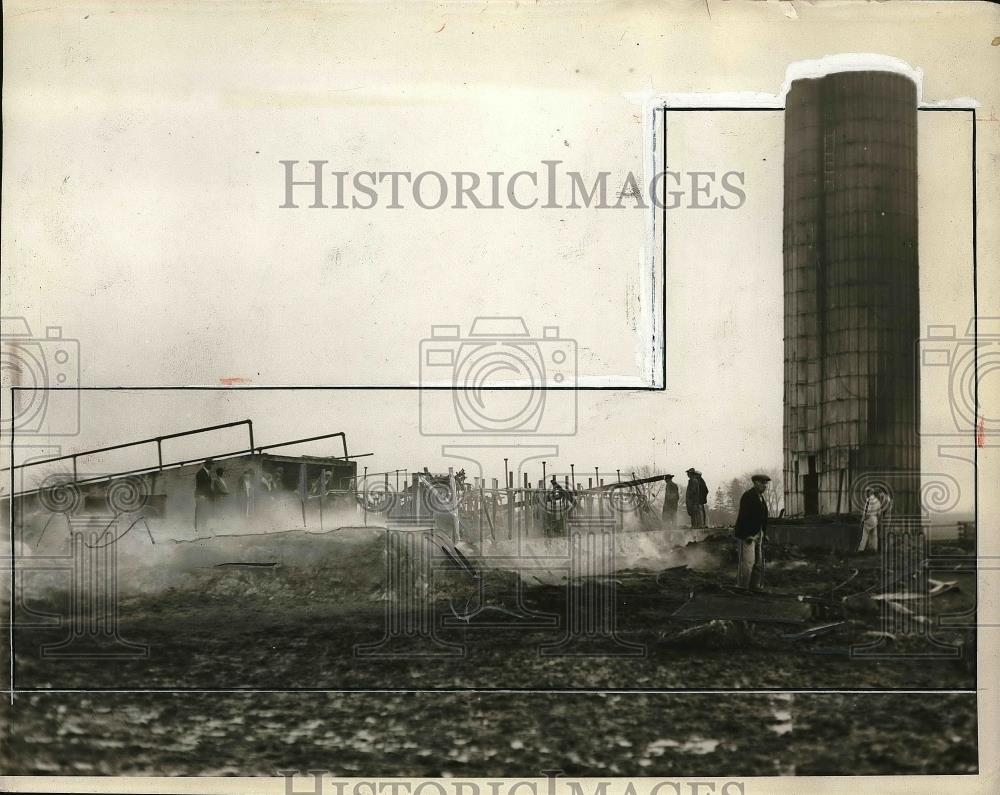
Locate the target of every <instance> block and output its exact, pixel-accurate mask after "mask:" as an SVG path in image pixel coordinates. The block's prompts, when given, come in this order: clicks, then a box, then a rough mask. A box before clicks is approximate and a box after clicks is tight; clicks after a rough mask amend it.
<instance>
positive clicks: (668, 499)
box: [663, 475, 681, 530]
mask: <svg viewBox="0 0 1000 795" xmlns="http://www.w3.org/2000/svg"><path fill="white" fill-rule="evenodd" d="M663 483H664V486H663V525H664V527H665V528H666V529H667V530H676V529H677V504H678V503H679V502H680V500H681V490H680V489H679V488H677V484H676V483H674V476H673V475H664V476H663Z"/></svg>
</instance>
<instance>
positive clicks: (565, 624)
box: [0, 534, 977, 775]
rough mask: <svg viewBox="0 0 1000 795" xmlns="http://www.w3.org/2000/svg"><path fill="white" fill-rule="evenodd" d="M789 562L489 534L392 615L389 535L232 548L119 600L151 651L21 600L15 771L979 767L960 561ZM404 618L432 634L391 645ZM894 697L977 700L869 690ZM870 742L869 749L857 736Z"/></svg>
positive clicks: (128, 630)
mask: <svg viewBox="0 0 1000 795" xmlns="http://www.w3.org/2000/svg"><path fill="white" fill-rule="evenodd" d="M934 551H935V552H936V553H943V554H946V555H947V554H950V553H954V555H955V556H956V557H958V556H960V555H961V554H968V552H969V551H968V550H963V549H961V548H958V547H948V548H941V549H937V550H934ZM768 554H769V565H768V571H767V581H766V589H767V592H766V593H765V594H761V595H758V594H747V593H744V592H740V591H737V590H736V589H735V588H733V587H732V583H733V580H734V573H735V552H734V550H733V545H732V542H731V539H730V538H729V537H727V536H726V535H724V534H720V535H718V536H710V537H708V538H707V539H705V540H703V541H701V542H698V543H692V544H689V545H687V546H686V547H683V548H678V549H677V550H676V554H675V555H673V556H671V559H670V561H669V562H670V565H668V566H665V567H664V566H659V565H657V564H656V562H650V565H648V566H646V565H635V566H633V567H631V568H628V569H625V570H620V571H617V572H615V573H614V574H613V575H611V576H608V577H605V578H601V581H600V582H594V581H591V582H589V583H583V584H575V585H572V586H569V585H567V584H566V583H559V582H547V581H544V580H543V579H542V578H538V577H534V576H532V575H531V574H524V573H522V574H521V575H518V574H516V573H514V572H512V571H497V570H490V569H487V568H485V567H480V566H479V565H478V562H477V559H476V556H475V555H474V554H473V553H472V552H471V551H470V552H469V553H468V555H467V556H466V562H467V563H468V564H470V566H471V569H472V571H471V572H470V570H469V569H468V568H465V567H463V566H462V565H461V562H457V563H456V565H455V566H454V567H453V569H452V570H450V571H448V570H445V571H442V572H440V573H439V574H438V575H437V576H435V579H434V581H433V583H421V582H418V583H416V585H415V588H417V589H418V590H419V589H422V593H423V596H424V597H425V598H424V599H423V600H422V601H421V604H423V605H425V606H427V607H426V609H425V610H424V611H423V614H422V615H423V618H422V619H421V620H416V619H413V618H412V617H410V618H400V616H399V615H396V616H395V617H393V616H392V615H391V614H390V613H391V611H390V613H387V607H388V606H389V605H390V604H391V603H392V602H393V595H392V594H391V593H388V590H387V586H386V578H385V576H384V575H385V566H384V547H383V545H382V544H381V543H380V542H377V541H376V540H373V541H372V543H356V544H351V545H349V546H347V547H345V548H344V550H343V554H340V555H326V556H324V557H323V558H322V559H321V560H319V561H316V562H314V563H311V564H308V565H299V564H296V565H285V564H283V563H279V562H275V563H273V565H272V564H270V563H268V562H266V561H264V562H261V561H256V562H253V563H247V562H241V561H229V562H222V563H215V564H213V565H210V566H206V567H204V568H201V569H197V570H194V571H191V572H189V573H188V574H187V575H186V576H184V577H183V578H175V582H176V584H175V585H168V586H166V587H162V588H160V587H157V588H152V589H146V590H143V589H141V588H140V589H136V590H130V589H125V590H124V592H123V593H121V594H120V595H119V597H118V603H119V619H118V627H119V637H120V639H122V640H124V641H126V642H127V643H128V644H131V647H138V648H144V649H145V652H144V654H143V655H142V656H137V657H136V658H134V659H107V658H100V657H93V658H89V659H88V658H86V657H82V658H81V657H79V656H78V657H73V658H64V657H60V656H58V655H57V656H52V655H51V653H50V652H47V651H44V650H43V649H44V648H45V647H51V646H52V645H53V644H58V643H59V642H60V641H61V640H63V639H64V638H65V635H66V630H65V628H64V627H59V626H48V627H44V626H38V624H40V623H42V622H41V621H39V620H38V618H37V617H38V616H40V615H44V614H49V615H50V616H53V615H65V614H66V613H67V611H68V609H69V595H68V594H67V593H64V592H60V591H58V590H48V591H45V592H44V593H43V594H39V595H37V596H36V597H35V598H33V599H32V600H31V601H30V603H28V604H27V606H28V607H29V608H30V613H29V614H26V615H22V608H19V611H18V613H17V615H16V619H17V620H16V622H15V629H14V632H13V641H14V644H13V645H14V650H15V652H14V653H15V658H14V662H15V665H14V671H15V686H16V689H17V690H18V691H22V690H23V691H26V692H18V693H17V695H16V697H15V700H14V705H13V708H12V707H11V705H10V704H5V705H4V707H3V710H4V712H6V713H7V715H6V718H5V719H4V722H5V723H8V725H9V727H10V729H11V730H12V731H10V733H9V735H8V738H7V741H6V742H5V743H4V744H3V750H2V751H0V756H2V757H3V767H4V769H5V770H7V771H8V772H10V773H16V772H21V773H27V772H34V773H44V772H70V773H77V774H86V773H91V774H101V773H112V772H114V773H122V772H126V773H128V772H132V773H142V772H149V771H153V770H161V771H167V772H172V773H175V774H178V775H181V774H192V773H206V772H215V773H222V774H226V773H229V774H233V775H236V774H256V775H273V774H274V771H275V770H277V769H284V768H289V767H301V768H303V769H305V768H307V767H324V768H326V769H330V770H332V771H335V772H336V771H339V772H340V773H341V774H343V775H348V774H351V773H354V774H357V773H359V772H360V771H364V772H366V773H371V774H380V775H389V774H399V775H435V774H445V775H499V774H502V773H506V774H508V775H510V774H512V773H513V772H516V771H522V770H525V769H528V770H534V769H535V767H537V766H538V765H541V767H538V770H541V769H545V767H546V766H548V767H552V766H553V765H554V766H555V767H556V768H559V769H563V770H565V771H566V772H567V773H577V774H591V775H596V774H599V773H605V774H620V775H629V774H630V775H655V774H657V772H659V773H661V774H664V773H666V772H670V773H671V774H674V775H684V774H687V775H695V774H699V773H704V772H705V771H708V770H711V771H713V772H715V773H716V774H718V773H719V771H725V772H731V773H734V774H736V773H740V774H746V775H750V774H759V775H768V774H770V775H773V774H777V773H798V774H800V775H802V774H810V773H812V774H822V773H878V772H880V771H882V772H914V773H917V772H954V773H958V772H972V771H974V770H975V768H976V758H977V756H976V747H977V739H976V701H975V693H974V692H957V693H956V692H955V691H974V689H975V686H976V684H975V669H974V659H975V636H974V634H973V633H972V632H971V631H969V630H966V629H964V628H961V625H968V624H971V623H972V622H973V620H974V619H970V618H969V616H970V614H973V611H974V608H975V572H974V571H968V570H963V569H962V568H961V566H959V565H956V566H955V570H954V571H951V572H937V573H935V574H934V577H935V579H933V580H931V585H930V591H929V592H926V591H925V592H923V593H918V592H917V590H916V589H915V588H913V587H912V583H911V582H910V581H909V580H910V578H911V577H912V573H909V574H908V573H905V572H893V573H891V576H890V577H888V580H887V576H886V572H885V571H884V568H885V567H884V566H883V565H881V564H880V559H879V558H878V556H865V557H860V556H855V555H844V554H842V553H836V552H823V553H817V552H809V553H807V552H804V551H803V550H800V549H797V548H793V547H777V546H774V545H772V546H770V547H769V549H768ZM661 562H662V561H661ZM640 563H641V562H640ZM887 586H888V588H887ZM584 591H585V592H586V594H587V598H586V599H581V598H580V597H581V594H582V593H584ZM887 597H892V598H887ZM588 600H589V601H588ZM581 604H583V605H586V604H599V605H600V606H601V610H602V611H604V612H603V614H602V615H603V618H604V621H603V623H602V622H597V623H598V625H599V626H598V630H600V629H601V628H604V629H606V630H608V631H605V632H603V634H602V632H601V631H598V632H596V633H595V632H591V633H590V634H589V635H588V634H587V629H588V628H590V629H594V626H593V622H591V623H590V624H588V619H587V618H586V615H587V613H586V610H584V611H583V613H582V614H580V613H578V614H577V615H576V618H573V616H574V613H573V611H574V609H577V610H579V608H580V605H581ZM574 605H575V606H576V607H574ZM748 611H749V612H748ZM581 615H583V616H584V617H583V618H581V617H580V616H581ZM775 616H777V617H778V620H774V617H775ZM955 616H962V617H963V618H962V620H960V621H958V620H952V617H955ZM24 618H28V619H32V620H28V621H25V620H24ZM393 621H395V622H396V624H395V626H397V627H398V626H403V627H406V628H409V629H411V630H412V629H414V628H416V630H417V631H414V632H410V633H409V634H408V635H407V634H406V633H402V634H403V635H404V636H403V637H389V638H388V640H387V639H386V638H387V627H388V626H392V625H393V624H392V622H393ZM421 621H422V622H423V623H421ZM400 622H401V623H400ZM949 623H951V624H957V625H959V626H957V627H951V626H946V625H947V624H949ZM26 624H27V625H26ZM32 624H34V625H32ZM574 626H575V627H577V629H578V632H577V633H576V634H575V635H574V633H573V632H572V631H571V627H574ZM609 628H610V629H609ZM612 630H613V631H612ZM389 635H390V636H391V635H392V633H389ZM359 649H361V650H362V651H360V652H359ZM364 649H368V650H369V651H370V650H372V649H374V650H375V653H374V654H372V653H365V652H364ZM3 654H4V660H3V665H4V667H5V668H9V666H10V659H9V649H8V648H7V646H6V645H5V646H4V650H3ZM713 690H719V691H741V690H747V691H758V692H748V693H738V692H719V693H706V692H704V691H713ZM761 690H775V691H792V692H775V693H763V694H762V693H760V692H759V691H761ZM811 690H832V691H851V692H833V693H831V692H827V693H810V692H803V691H811ZM890 690H921V691H925V690H932V691H951V692H935V693H917V694H914V693H905V692H904V693H885V692H865V691H890ZM66 691H77V692H66ZM110 691H115V692H110ZM122 691H143V692H122ZM183 691H191V692H183ZM194 691H227V692H194ZM234 691H235V692H234ZM255 691H257V692H255ZM259 691H268V692H259ZM273 691H281V692H273ZM330 691H338V692H330ZM657 691H658V692H657ZM667 691H673V692H667ZM690 691H699V692H694V693H692V692H690ZM857 691H862V692H857ZM237 738H239V742H237ZM845 738H846V739H845ZM241 742H249V743H250V748H252V749H255V750H254V754H255V755H254V757H253V758H252V759H247V757H246V755H241V754H239V753H238V752H237V750H236V749H238V748H239V747H240V743H241ZM844 742H847V743H848V744H850V745H851V746H852V748H854V749H855V752H856V753H846V752H845V751H844V749H843V748H842V747H838V748H837V749H836V751H834V749H833V748H832V744H834V743H836V744H839V745H842V744H843V743H844ZM852 757H853V758H854V759H855V761H854V762H851V766H850V767H851V769H850V770H848V769H846V768H844V767H843V766H844V765H845V764H846V762H845V761H844V760H849V759H852ZM199 760H201V761H199ZM220 760H223V761H220ZM225 760H229V761H228V762H225Z"/></svg>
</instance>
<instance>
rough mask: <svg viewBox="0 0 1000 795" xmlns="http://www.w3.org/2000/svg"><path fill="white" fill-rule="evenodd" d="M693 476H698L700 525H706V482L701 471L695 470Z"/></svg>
mask: <svg viewBox="0 0 1000 795" xmlns="http://www.w3.org/2000/svg"><path fill="white" fill-rule="evenodd" d="M694 474H695V477H696V478H698V504H699V505H700V506H701V526H702V527H708V484H707V483H706V482H705V478H703V477H702V476H701V472H698V471H697V470H695V473H694Z"/></svg>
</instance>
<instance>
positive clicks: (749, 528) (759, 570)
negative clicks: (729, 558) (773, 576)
mask: <svg viewBox="0 0 1000 795" xmlns="http://www.w3.org/2000/svg"><path fill="white" fill-rule="evenodd" d="M750 480H751V481H753V486H751V487H750V488H749V489H747V490H746V491H745V492H743V496H742V497H740V512H739V514H738V515H737V517H736V528H735V530H734V534H735V536H736V539H737V540H736V549H737V556H738V560H739V562H738V564H737V565H738V569H737V573H736V586H737V587H738V588H749V589H750V590H753V591H762V590H764V536H765V534H766V533H767V502H766V501H765V500H764V492H765V491H767V484H768V483H770V482H771V478H769V477H768V476H767V475H754V476H753V477H752V478H750Z"/></svg>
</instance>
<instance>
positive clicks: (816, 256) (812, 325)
mask: <svg viewBox="0 0 1000 795" xmlns="http://www.w3.org/2000/svg"><path fill="white" fill-rule="evenodd" d="M784 190H785V211H784V247H783V248H784V293H785V406H784V446H785V492H786V493H785V506H786V511H787V512H788V513H789V514H791V515H797V514H814V513H819V514H824V513H846V512H847V511H849V510H851V509H852V508H853V509H856V508H857V507H858V506H857V501H856V499H855V500H852V496H851V489H852V486H854V487H855V488H857V486H858V484H859V483H862V482H871V481H881V482H885V483H886V484H887V485H888V486H889V487H890V489H891V491H892V495H893V502H894V506H895V510H896V512H897V514H903V513H911V514H912V513H913V512H914V511H916V509H917V500H918V493H919V487H920V474H919V467H920V443H919V436H918V433H917V423H918V420H919V417H918V414H917V400H918V394H919V391H918V390H919V386H918V383H917V368H916V366H915V355H916V341H917V338H918V336H919V320H920V317H919V299H918V289H919V280H918V259H917V96H916V86H915V85H914V84H913V82H912V81H910V80H909V79H907V78H906V77H903V76H901V75H898V74H894V73H890V72H845V73H838V74H831V75H827V76H825V77H821V78H816V79H809V80H797V81H795V82H794V83H793V84H792V86H791V88H790V90H789V93H788V96H787V101H786V111H785V188H784Z"/></svg>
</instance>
